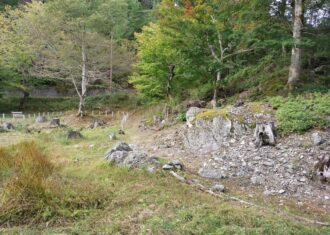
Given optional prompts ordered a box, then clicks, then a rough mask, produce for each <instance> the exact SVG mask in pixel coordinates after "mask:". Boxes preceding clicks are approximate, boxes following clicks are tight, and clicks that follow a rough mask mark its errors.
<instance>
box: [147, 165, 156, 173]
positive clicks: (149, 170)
mask: <svg viewBox="0 0 330 235" xmlns="http://www.w3.org/2000/svg"><path fill="white" fill-rule="evenodd" d="M155 170H156V168H155V167H154V166H148V167H147V170H146V171H147V172H148V173H150V174H151V173H154V172H155Z"/></svg>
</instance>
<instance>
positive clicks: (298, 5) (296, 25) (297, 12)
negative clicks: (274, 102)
mask: <svg viewBox="0 0 330 235" xmlns="http://www.w3.org/2000/svg"><path fill="white" fill-rule="evenodd" d="M303 15H304V12H303V0H295V1H294V18H293V41H294V43H293V46H292V52H291V65H290V69H289V79H288V87H289V89H293V86H294V85H295V84H296V83H297V81H298V80H299V76H300V70H301V68H300V67H301V48H300V45H299V44H300V42H301V30H302V27H303Z"/></svg>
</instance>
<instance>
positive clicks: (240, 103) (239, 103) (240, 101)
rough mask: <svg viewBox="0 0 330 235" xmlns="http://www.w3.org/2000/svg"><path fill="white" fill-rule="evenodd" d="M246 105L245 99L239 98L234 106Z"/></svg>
mask: <svg viewBox="0 0 330 235" xmlns="http://www.w3.org/2000/svg"><path fill="white" fill-rule="evenodd" d="M243 105H244V101H243V100H237V101H236V103H235V104H234V107H235V108H237V107H241V106H243Z"/></svg>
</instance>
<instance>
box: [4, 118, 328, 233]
mask: <svg viewBox="0 0 330 235" xmlns="http://www.w3.org/2000/svg"><path fill="white" fill-rule="evenodd" d="M80 125H81V126H83V125H85V124H80ZM78 126H79V125H78V124H77V126H76V127H78ZM65 131H66V130H65V129H62V128H58V129H52V130H51V131H50V132H49V131H44V132H42V133H40V134H37V133H36V134H33V135H32V136H31V135H29V138H30V139H31V140H32V141H33V142H25V143H21V144H18V145H15V146H9V147H6V148H0V154H1V155H0V172H1V178H0V180H1V181H0V182H1V184H0V188H3V190H2V195H1V197H0V200H1V204H0V205H1V207H0V221H1V225H0V234H1V233H3V234H40V233H42V234H59V233H60V234H328V233H329V232H330V230H329V229H328V228H324V227H318V226H314V225H306V224H304V223H301V222H299V221H295V220H292V219H287V218H281V217H280V216H279V215H276V213H274V214H273V213H270V212H267V211H263V210H260V209H257V208H254V207H245V206H242V205H240V204H237V203H234V202H230V201H226V200H224V199H221V198H215V197H212V196H211V195H208V194H205V193H203V192H200V191H198V190H196V189H194V188H192V187H191V186H189V185H186V184H183V183H181V182H179V181H177V180H176V179H175V178H173V177H172V176H171V175H169V174H168V173H166V172H163V171H156V172H155V173H154V174H149V173H147V172H146V171H144V170H134V169H128V168H119V167H115V166H112V165H109V164H108V163H107V162H105V161H104V160H103V155H104V153H105V151H106V150H107V149H108V148H109V147H111V146H112V145H113V144H114V142H112V141H110V140H109V138H108V133H109V132H113V131H116V128H115V127H114V126H112V127H111V126H110V127H106V128H96V129H93V130H92V129H83V130H82V134H83V136H84V138H83V139H80V140H67V141H64V139H65V135H64V133H65ZM133 131H134V130H132V129H127V130H126V132H127V135H125V136H124V137H123V136H120V138H121V140H128V141H129V140H130V139H131V138H137V137H136V136H132V135H133V134H134V135H137V134H136V133H134V132H133ZM9 134H10V133H3V134H1V135H4V137H3V138H5V136H7V135H8V136H9ZM25 137H26V138H28V135H26V136H25ZM141 138H142V137H141ZM91 146H92V147H91ZM76 159H79V160H76ZM180 174H185V176H187V177H189V178H196V176H194V175H191V174H189V173H187V172H186V173H180ZM31 179H32V180H31ZM18 182H19V183H18ZM267 206H268V207H269V208H271V207H274V210H275V208H277V206H276V205H272V204H268V205H267ZM7 222H8V223H7ZM8 225H9V227H8Z"/></svg>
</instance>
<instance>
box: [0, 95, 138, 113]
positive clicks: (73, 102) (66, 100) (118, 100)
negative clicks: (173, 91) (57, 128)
mask: <svg viewBox="0 0 330 235" xmlns="http://www.w3.org/2000/svg"><path fill="white" fill-rule="evenodd" d="M20 101H21V98H19V97H2V98H1V99H0V113H3V112H5V113H6V112H7V113H8V112H11V111H13V110H16V111H17V110H22V111H28V112H30V113H31V112H55V111H66V110H76V109H78V105H79V98H78V97H30V98H29V99H28V100H27V101H26V103H25V105H24V107H23V108H22V107H20ZM137 105H140V101H139V99H138V98H137V97H136V96H135V95H132V94H130V93H129V92H118V93H113V94H105V95H99V96H89V97H87V98H86V109H87V110H103V109H117V108H124V109H129V108H134V107H136V106H137Z"/></svg>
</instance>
